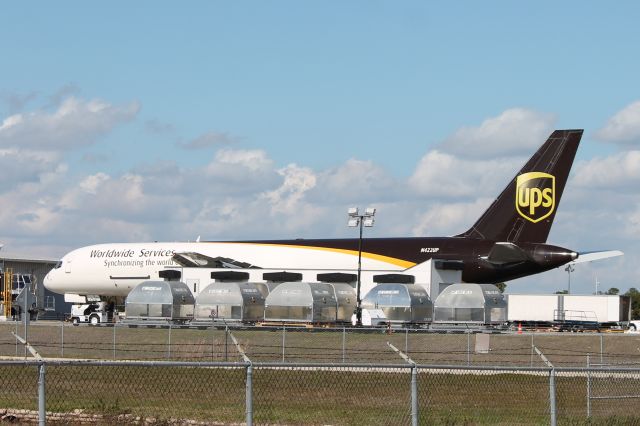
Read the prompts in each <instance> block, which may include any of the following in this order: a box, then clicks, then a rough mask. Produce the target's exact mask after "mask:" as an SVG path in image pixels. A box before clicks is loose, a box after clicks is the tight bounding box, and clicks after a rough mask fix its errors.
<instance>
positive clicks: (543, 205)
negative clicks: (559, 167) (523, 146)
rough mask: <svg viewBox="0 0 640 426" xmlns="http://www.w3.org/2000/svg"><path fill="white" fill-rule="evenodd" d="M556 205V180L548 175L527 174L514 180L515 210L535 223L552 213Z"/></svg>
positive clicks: (538, 173)
mask: <svg viewBox="0 0 640 426" xmlns="http://www.w3.org/2000/svg"><path fill="white" fill-rule="evenodd" d="M555 205H556V178H555V176H553V175H550V174H549V173H542V172H529V173H524V174H521V175H520V176H518V177H517V179H516V210H517V211H518V213H520V216H522V217H524V218H525V219H527V220H529V221H531V222H533V223H537V222H540V221H541V220H542V219H545V218H547V217H549V215H551V213H553V209H554V208H555Z"/></svg>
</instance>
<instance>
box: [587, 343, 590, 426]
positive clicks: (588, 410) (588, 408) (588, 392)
mask: <svg viewBox="0 0 640 426" xmlns="http://www.w3.org/2000/svg"><path fill="white" fill-rule="evenodd" d="M590 417H591V354H587V418H590Z"/></svg>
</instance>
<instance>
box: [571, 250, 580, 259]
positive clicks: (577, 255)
mask: <svg viewBox="0 0 640 426" xmlns="http://www.w3.org/2000/svg"><path fill="white" fill-rule="evenodd" d="M578 257H580V255H579V254H578V253H576V252H575V251H572V252H571V260H576V259H577V258H578Z"/></svg>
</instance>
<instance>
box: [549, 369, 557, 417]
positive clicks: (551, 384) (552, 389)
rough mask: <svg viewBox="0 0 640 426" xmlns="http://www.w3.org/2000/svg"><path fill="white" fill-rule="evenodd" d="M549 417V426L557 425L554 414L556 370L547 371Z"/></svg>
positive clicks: (555, 413) (555, 414)
mask: <svg viewBox="0 0 640 426" xmlns="http://www.w3.org/2000/svg"><path fill="white" fill-rule="evenodd" d="M549 415H550V416H551V426H556V424H557V412H556V370H555V368H552V369H551V370H549Z"/></svg>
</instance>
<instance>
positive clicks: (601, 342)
mask: <svg viewBox="0 0 640 426" xmlns="http://www.w3.org/2000/svg"><path fill="white" fill-rule="evenodd" d="M603 356H604V334H602V333H600V368H602V366H603V364H604V359H603Z"/></svg>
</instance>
